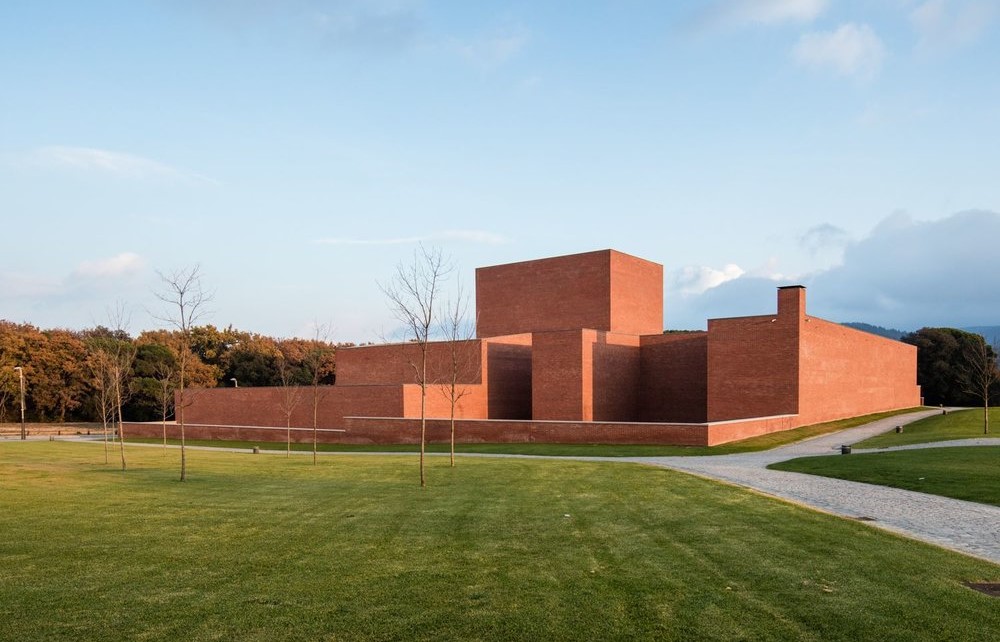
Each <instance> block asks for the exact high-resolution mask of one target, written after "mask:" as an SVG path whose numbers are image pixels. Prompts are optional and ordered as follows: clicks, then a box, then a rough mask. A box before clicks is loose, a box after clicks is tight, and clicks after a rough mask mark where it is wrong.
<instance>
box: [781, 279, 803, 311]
mask: <svg viewBox="0 0 1000 642" xmlns="http://www.w3.org/2000/svg"><path fill="white" fill-rule="evenodd" d="M778 316H779V317H782V318H785V317H798V318H803V317H805V316H806V288H805V286H802V285H786V286H784V287H780V288H778Z"/></svg>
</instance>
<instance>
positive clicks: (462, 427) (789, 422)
mask: <svg viewBox="0 0 1000 642" xmlns="http://www.w3.org/2000/svg"><path fill="white" fill-rule="evenodd" d="M794 424H795V422H794V417H764V418H757V419H748V420H744V421H731V422H719V423H700V424H684V423H675V424H671V423H628V422H590V421H499V420H474V419H459V420H457V421H456V422H455V439H456V441H457V442H458V443H463V444H475V443H491V444H509V443H553V444H673V445H679V446H715V445H719V444H723V443H727V442H730V441H735V440H739V439H746V438H748V437H753V436H756V435H762V434H767V433H770V432H774V431H777V430H787V429H788V428H790V427H794ZM343 426H344V428H343V432H341V431H339V430H334V429H320V430H319V431H318V434H317V440H318V441H319V442H320V443H343V444H372V445H378V444H384V445H388V444H418V443H420V420H419V419H406V418H398V417H346V418H345V419H344V422H343ZM124 431H125V435H126V436H127V437H147V438H159V437H161V436H162V427H161V424H160V423H129V422H126V423H125V425H124ZM184 432H185V437H186V438H187V439H214V440H237V441H262V442H264V441H268V442H282V441H285V439H286V436H287V435H288V433H286V429H285V427H284V426H246V425H206V424H198V423H188V424H187V425H186V426H185V431H184ZM450 434H451V424H450V421H449V420H448V419H443V418H434V419H428V420H427V440H428V443H446V442H448V441H449V439H450ZM179 436H180V428H179V427H178V426H177V425H176V424H174V423H168V424H167V437H168V438H171V439H176V438H179ZM290 437H291V441H293V442H296V443H308V442H311V441H312V430H311V429H310V428H293V429H292V430H291V433H290Z"/></svg>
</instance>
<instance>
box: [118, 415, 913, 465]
mask: <svg viewBox="0 0 1000 642" xmlns="http://www.w3.org/2000/svg"><path fill="white" fill-rule="evenodd" d="M917 410H921V408H910V409H908V410H894V411H891V412H881V413H877V414H873V415H865V416H863V417H853V418H851V419H841V420H839V421H831V422H827V423H823V424H814V425H812V426H803V427H801V428H796V429H795V430H786V431H784V432H776V433H771V434H769V435H761V436H760V437H753V438H751V439H744V440H743V441H737V442H733V443H731V444H722V445H721V446H706V447H699V446H650V445H611V444H457V445H456V446H455V451H456V452H461V453H492V454H514V455H546V456H557V457H558V456H561V457H664V456H696V455H729V454H732V453H743V452H754V451H758V450H767V449H769V448H775V447H777V446H782V445H784V444H790V443H792V442H795V441H799V440H801V439H806V438H809V437H815V436H817V435H825V434H827V433H831V432H835V431H837V430H844V429H845V428H853V427H855V426H860V425H863V424H866V423H869V422H872V421H877V420H879V419H884V418H886V417H894V416H896V415H900V414H905V413H910V412H914V411H917ZM126 440H128V441H135V442H142V443H162V440H158V439H155V438H153V439H131V440H129V439H128V435H126ZM167 443H168V444H178V443H180V442H179V441H178V440H167ZM186 443H187V444H190V445H192V446H220V447H229V448H253V447H255V446H256V447H258V448H261V449H264V450H285V448H286V447H285V442H283V441H282V442H268V441H210V440H195V439H188V440H187V441H186ZM317 449H318V450H320V451H323V452H405V453H412V452H418V451H419V450H420V447H419V446H418V445H394V444H390V445H353V444H319V445H318V448H317ZM292 450H308V451H312V444H311V443H309V444H292ZM427 450H428V451H429V452H437V453H445V452H448V450H449V447H448V444H428V446H427Z"/></svg>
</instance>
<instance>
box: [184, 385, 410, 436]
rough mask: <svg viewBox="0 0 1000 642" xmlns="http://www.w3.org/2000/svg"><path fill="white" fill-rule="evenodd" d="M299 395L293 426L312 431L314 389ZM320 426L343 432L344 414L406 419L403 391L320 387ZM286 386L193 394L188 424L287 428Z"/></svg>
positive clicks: (188, 393) (397, 388) (306, 388)
mask: <svg viewBox="0 0 1000 642" xmlns="http://www.w3.org/2000/svg"><path fill="white" fill-rule="evenodd" d="M291 390H293V391H297V392H298V393H299V403H298V405H297V406H296V407H295V409H294V411H293V412H292V416H291V421H292V425H293V426H309V427H311V426H312V393H313V390H312V388H311V387H309V386H299V387H294V388H291ZM318 391H319V408H318V410H319V412H318V423H319V425H320V426H321V427H323V428H341V427H342V424H343V418H344V416H345V415H354V414H369V413H371V414H384V415H386V416H393V415H395V416H403V410H404V408H403V390H402V387H401V386H341V385H336V386H320V387H319V388H318ZM283 394H284V390H283V388H281V387H266V388H264V387H262V388H203V389H188V390H187V391H186V393H185V397H186V399H187V401H186V403H187V406H186V407H185V410H184V418H185V423H192V424H227V425H239V426H284V425H285V413H284V411H283V410H282V407H281V405H282V399H283Z"/></svg>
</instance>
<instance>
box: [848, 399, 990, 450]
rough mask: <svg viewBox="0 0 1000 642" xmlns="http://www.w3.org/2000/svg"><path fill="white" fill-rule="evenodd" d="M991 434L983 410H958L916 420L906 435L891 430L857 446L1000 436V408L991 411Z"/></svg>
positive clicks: (879, 445)
mask: <svg viewBox="0 0 1000 642" xmlns="http://www.w3.org/2000/svg"><path fill="white" fill-rule="evenodd" d="M990 426H992V430H991V432H990V434H989V435H984V434H983V409H982V408H971V409H968V410H956V411H954V412H949V413H948V414H947V415H940V414H939V415H934V416H932V417H928V418H927V419H921V420H920V421H915V422H913V423H912V424H909V425H907V426H905V427H904V428H903V432H901V433H896V432H895V431H890V432H887V433H883V434H881V435H876V436H874V437H871V438H870V439H866V440H864V441H862V442H859V443H857V444H854V446H855V447H857V448H887V447H889V446H904V445H906V444H923V443H927V442H931V441H947V440H949V439H972V438H976V437H1000V408H991V409H990Z"/></svg>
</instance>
